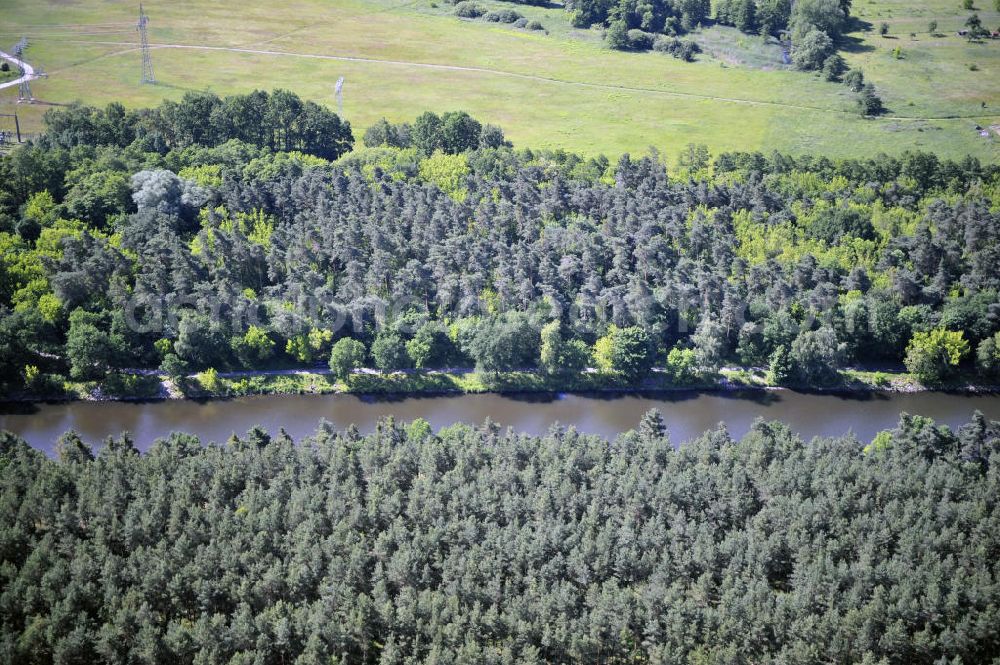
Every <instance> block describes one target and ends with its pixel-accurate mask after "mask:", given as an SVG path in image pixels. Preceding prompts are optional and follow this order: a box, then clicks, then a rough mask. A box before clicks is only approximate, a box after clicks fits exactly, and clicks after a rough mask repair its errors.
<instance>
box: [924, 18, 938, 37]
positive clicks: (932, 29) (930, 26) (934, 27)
mask: <svg viewBox="0 0 1000 665" xmlns="http://www.w3.org/2000/svg"><path fill="white" fill-rule="evenodd" d="M937 29H938V24H937V21H931V22H930V23H928V24H927V32H928V33H929V34H932V35H933V34H935V33H936V32H937Z"/></svg>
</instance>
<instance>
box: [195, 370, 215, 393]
mask: <svg viewBox="0 0 1000 665" xmlns="http://www.w3.org/2000/svg"><path fill="white" fill-rule="evenodd" d="M195 378H196V379H197V381H198V383H199V384H200V385H201V387H202V388H203V389H204V390H207V391H208V392H213V393H214V392H218V390H219V388H220V387H221V385H222V384H221V382H220V380H219V372H218V371H217V370H216V369H215V368H214V367H209V368H208V369H206V370H205V371H203V372H198V375H197V376H196V377H195Z"/></svg>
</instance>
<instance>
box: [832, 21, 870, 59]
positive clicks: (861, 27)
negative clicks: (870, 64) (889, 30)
mask: <svg viewBox="0 0 1000 665" xmlns="http://www.w3.org/2000/svg"><path fill="white" fill-rule="evenodd" d="M871 31H872V24H871V23H869V22H868V21H864V20H862V19H859V18H858V17H857V16H852V17H851V18H850V19H848V21H847V27H846V29H845V30H844V32H845V33H854V32H871ZM837 46H838V47H839V48H840V50H842V51H846V52H847V53H871V52H872V51H874V50H875V47H874V46H872V45H871V44H867V43H865V41H864V40H863V39H861V38H860V37H855V36H853V35H849V34H844V35H841V37H840V39H839V40H837Z"/></svg>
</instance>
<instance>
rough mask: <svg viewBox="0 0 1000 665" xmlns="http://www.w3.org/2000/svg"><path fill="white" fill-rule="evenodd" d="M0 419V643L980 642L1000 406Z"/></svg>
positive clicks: (782, 650)
mask: <svg viewBox="0 0 1000 665" xmlns="http://www.w3.org/2000/svg"><path fill="white" fill-rule="evenodd" d="M58 449H59V452H58V459H51V458H48V457H46V456H45V455H44V454H42V453H41V452H39V451H37V450H34V449H32V448H30V447H28V446H27V445H26V444H25V443H24V442H23V441H21V440H19V439H17V438H16V437H15V436H13V435H11V434H9V433H4V434H0V501H2V504H3V505H2V509H0V560H2V565H0V580H2V582H0V588H2V592H0V623H2V629H0V654H2V655H0V658H2V659H3V661H4V662H8V663H46V662H56V663H95V662H106V663H224V662H227V663H300V664H305V663H316V664H319V663H380V664H385V665H389V664H394V663H418V662H420V663H456V664H458V663H470V664H472V663H498V664H499V663H541V662H549V663H557V662H562V663H565V662H577V663H626V662H627V663H753V662H781V663H817V662H827V663H907V664H912V663H944V662H947V663H989V662H997V658H998V657H1000V630H998V626H1000V581H998V580H1000V510H998V505H997V502H998V498H1000V474H998V471H1000V423H997V422H987V421H985V420H983V419H982V417H981V416H978V415H977V416H976V418H975V419H974V420H973V422H971V423H970V424H968V425H966V426H964V427H962V428H960V429H959V430H958V431H957V432H952V431H950V430H948V429H947V428H943V427H938V426H936V425H934V423H933V422H931V421H929V420H928V419H925V418H921V417H917V416H912V417H911V416H905V415H904V416H903V417H902V419H901V420H900V422H899V425H898V427H897V429H895V430H893V431H891V432H884V433H882V434H880V435H879V436H878V437H876V439H875V441H874V442H873V443H872V444H871V445H869V446H866V447H862V444H861V443H859V442H858V441H857V440H856V439H854V438H853V437H851V436H847V437H843V438H833V439H816V440H813V441H811V442H808V443H807V442H804V441H803V440H802V439H800V438H798V437H797V436H794V435H792V434H791V433H790V432H789V430H788V429H787V428H786V427H785V426H783V425H780V424H777V423H764V422H758V423H757V424H756V425H755V426H754V427H753V429H752V430H751V432H750V433H749V434H748V435H747V436H746V437H745V438H744V439H743V440H742V441H739V442H737V441H734V440H733V439H732V438H731V437H730V436H729V435H728V434H727V433H726V431H725V430H724V429H718V430H715V431H710V432H707V433H705V434H704V435H703V436H701V437H700V438H698V439H697V440H695V441H693V442H690V443H688V444H684V445H682V446H680V447H679V448H678V449H675V448H674V447H673V446H672V445H671V442H670V441H669V439H668V436H667V435H666V434H665V432H664V424H663V422H662V420H661V419H660V417H659V415H658V414H656V412H650V413H649V414H647V416H646V417H645V418H644V419H643V420H642V422H641V423H640V424H639V426H638V428H637V430H635V431H632V432H628V433H626V434H624V435H622V436H621V437H619V438H618V439H617V440H615V441H613V442H608V441H606V440H603V439H600V438H597V437H593V436H583V435H580V434H578V433H577V432H575V431H574V430H572V429H570V430H564V429H560V428H556V427H554V428H553V429H552V430H550V432H549V434H548V435H546V436H544V437H540V438H538V437H531V436H526V435H519V434H516V433H514V432H511V431H506V432H504V431H500V430H499V429H498V428H497V427H496V426H495V425H491V424H489V423H486V424H484V425H482V426H479V427H470V426H466V425H455V426H452V427H447V428H444V429H442V430H440V431H438V432H437V433H433V432H432V431H431V430H430V428H429V427H428V426H427V424H426V423H424V422H421V421H416V422H414V423H411V424H408V425H405V426H404V425H403V424H400V423H395V422H393V421H391V420H387V421H383V422H382V423H381V424H380V425H379V427H378V428H377V429H376V431H375V432H374V433H372V434H370V435H365V436H363V435H360V434H359V433H358V432H357V431H354V430H350V429H349V430H347V431H342V432H336V431H334V430H333V429H332V427H330V426H329V425H322V426H321V427H320V429H319V430H318V431H317V433H316V434H315V436H313V437H310V438H307V439H306V440H303V441H300V442H293V441H291V440H290V439H289V438H288V437H287V436H286V435H284V434H282V433H274V435H273V436H269V435H268V434H267V433H265V432H263V431H260V430H253V431H251V432H249V433H248V434H247V435H246V436H243V437H241V438H236V437H234V438H232V439H231V440H230V441H228V442H227V443H226V444H225V445H221V446H220V445H210V446H202V445H201V444H200V443H199V441H198V440H197V439H196V438H195V437H193V436H190V435H185V434H174V435H172V436H170V437H169V438H167V439H163V440H159V441H158V442H156V443H155V444H154V445H153V446H152V448H151V449H150V450H149V451H148V452H147V453H145V454H142V455H140V454H138V453H137V452H136V450H135V448H134V446H133V444H132V441H131V440H130V439H129V438H128V437H127V436H122V437H120V438H115V439H109V440H108V441H106V442H105V443H104V445H103V446H102V447H101V449H100V450H99V452H98V453H97V454H96V456H95V455H94V454H93V453H92V452H91V449H90V448H88V447H87V446H86V445H84V444H83V443H82V442H81V441H80V439H79V438H78V437H76V436H75V435H74V434H72V433H69V434H67V435H65V436H64V437H63V438H62V439H61V440H60V442H59V446H58Z"/></svg>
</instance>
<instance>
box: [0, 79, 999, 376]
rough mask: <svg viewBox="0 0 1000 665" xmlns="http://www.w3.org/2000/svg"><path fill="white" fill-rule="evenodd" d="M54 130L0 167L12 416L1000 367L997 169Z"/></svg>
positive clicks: (490, 133) (391, 127) (309, 127)
mask: <svg viewBox="0 0 1000 665" xmlns="http://www.w3.org/2000/svg"><path fill="white" fill-rule="evenodd" d="M46 118H47V123H48V128H49V129H48V131H47V132H46V133H45V135H43V136H42V137H41V138H40V139H39V140H38V141H36V142H35V143H34V144H33V145H30V146H28V147H24V148H21V149H18V150H15V151H14V152H13V153H12V154H11V155H9V156H6V157H4V158H2V160H0V247H2V248H3V254H2V257H3V258H2V260H0V276H2V280H0V284H2V288H0V381H2V382H3V383H4V384H5V385H6V390H8V391H13V390H17V389H20V388H24V387H25V386H28V387H33V388H37V389H38V390H39V391H40V392H45V389H46V387H47V386H54V387H58V386H61V385H62V380H63V379H64V378H65V377H66V376H69V377H70V378H73V379H75V380H87V379H101V378H103V377H105V376H106V375H108V373H109V372H110V373H114V372H116V371H118V370H120V369H122V368H162V369H163V371H164V372H165V373H167V374H169V375H171V376H180V375H183V374H185V373H187V372H195V371H200V370H205V369H207V368H214V369H218V370H223V369H227V368H228V369H238V368H249V369H259V368H263V367H270V366H275V365H284V366H287V365H288V364H296V363H297V364H300V365H302V364H306V365H310V366H312V365H315V364H324V365H325V364H327V363H328V362H329V363H330V365H331V366H332V367H334V368H335V370H336V371H337V372H343V373H349V372H350V370H351V369H352V368H354V367H357V366H367V367H373V366H374V367H378V368H379V369H384V370H393V369H401V368H417V369H424V368H431V367H441V366H472V365H475V366H476V367H477V368H478V369H480V370H481V371H483V372H486V373H495V372H500V371H504V370H510V369H522V368H535V367H537V368H539V369H540V370H542V371H545V372H551V373H559V372H576V371H579V370H580V369H582V368H584V367H593V368H596V369H598V370H600V371H603V372H607V373H609V374H615V375H618V376H621V377H625V378H626V379H627V380H629V381H638V380H640V379H641V378H642V377H643V376H645V374H646V373H647V372H648V371H649V369H650V368H651V367H654V366H667V367H668V368H670V369H671V371H672V372H673V374H672V375H673V376H675V377H676V380H677V381H678V382H679V383H682V382H684V381H686V380H690V379H691V378H692V377H696V376H699V375H705V374H710V373H711V372H713V371H715V370H717V369H718V368H719V367H720V366H723V365H734V364H735V365H742V366H749V367H763V368H769V369H770V371H771V377H772V379H773V382H774V383H783V382H793V383H797V384H799V385H803V384H804V385H810V386H813V385H823V384H827V383H833V382H835V381H836V379H837V376H838V375H837V370H838V368H841V367H844V366H847V365H851V364H857V363H862V364H874V365H879V364H881V365H889V366H894V365H896V366H901V364H902V363H904V362H905V365H906V367H907V368H908V369H909V371H910V372H912V373H913V375H914V376H916V377H917V378H918V379H919V380H920V381H923V382H924V383H927V384H932V383H934V382H940V381H947V380H948V379H949V378H950V377H954V376H956V374H958V373H959V372H965V375H969V374H971V373H972V372H978V373H979V376H980V377H983V379H984V380H994V379H995V377H996V376H997V373H998V372H1000V332H998V331H1000V296H998V290H1000V272H998V271H997V266H998V265H1000V215H998V213H997V210H998V206H1000V168H998V167H997V166H996V165H993V164H991V165H983V164H980V163H979V162H978V161H977V160H975V159H972V158H969V159H966V160H964V161H962V162H951V161H941V160H939V159H938V158H936V157H935V156H934V155H930V154H925V153H908V154H904V155H902V156H899V157H889V156H884V155H882V156H877V157H873V158H872V159H868V160H844V161H831V160H828V159H825V158H812V157H808V156H799V157H791V156H786V155H780V154H772V155H763V154H758V153H751V154H744V153H740V154H736V153H724V154H720V155H715V156H712V155H709V154H708V153H707V151H706V150H704V149H703V148H700V147H698V146H688V147H687V149H685V150H684V151H683V152H682V154H681V155H680V158H679V160H677V161H676V162H675V161H674V160H673V159H668V158H666V157H664V156H662V155H659V154H657V153H655V152H651V153H650V154H649V155H646V156H643V157H635V156H628V155H625V156H623V157H621V158H620V159H619V160H617V161H615V162H614V163H612V162H609V160H607V159H605V158H603V157H596V158H582V157H580V156H577V155H573V154H566V153H562V152H539V151H532V150H530V149H526V148H516V147H512V146H511V145H510V143H509V142H508V141H507V140H506V139H505V137H504V135H503V132H502V131H501V130H500V129H498V128H496V127H491V126H483V125H482V124H481V123H479V122H478V121H476V120H475V119H474V118H471V117H469V116H468V115H467V114H464V113H461V112H454V113H446V114H444V115H443V116H438V115H436V114H432V113H425V114H423V115H421V116H419V117H418V118H417V119H416V120H415V121H414V122H413V123H412V124H410V123H403V124H392V123H388V122H384V123H380V124H379V125H377V126H376V127H375V128H373V129H372V130H371V131H369V132H367V133H366V135H365V137H364V138H365V144H366V145H365V147H360V146H357V147H356V148H355V149H354V150H353V151H350V150H351V148H352V146H354V145H355V144H354V139H353V137H352V135H351V132H350V127H349V126H348V125H346V123H342V122H341V121H340V120H339V119H338V118H337V117H336V115H335V114H333V113H331V112H329V111H326V110H324V109H321V108H320V107H316V106H315V105H310V104H309V103H303V102H301V101H300V100H298V98H297V97H295V95H292V94H291V93H287V92H282V91H275V92H274V93H270V94H268V93H260V92H258V93H253V94H251V95H244V96H237V97H230V98H225V99H220V98H218V97H216V96H214V95H211V94H194V93H191V94H188V95H186V96H185V97H184V99H183V100H182V101H181V102H179V103H175V102H166V103H164V104H163V105H162V106H160V107H158V108H155V109H145V110H142V109H140V110H129V111H126V110H125V109H123V108H122V107H121V106H120V105H115V104H112V105H110V106H108V107H107V108H105V109H94V108H89V107H81V106H74V107H71V108H68V109H64V110H54V111H51V112H49V114H48V115H47V116H46ZM348 151H350V152H348ZM330 160H334V161H330Z"/></svg>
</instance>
